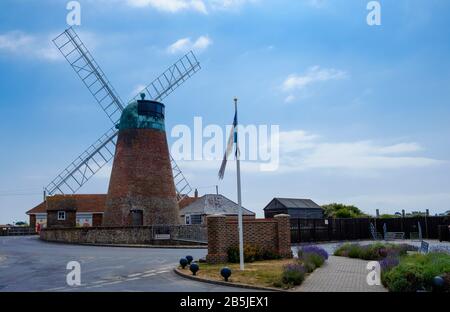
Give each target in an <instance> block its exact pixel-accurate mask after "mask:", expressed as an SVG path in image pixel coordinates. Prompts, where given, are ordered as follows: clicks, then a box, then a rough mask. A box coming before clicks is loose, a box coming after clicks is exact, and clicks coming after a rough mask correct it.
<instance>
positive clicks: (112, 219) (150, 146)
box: [103, 129, 179, 226]
mask: <svg viewBox="0 0 450 312" xmlns="http://www.w3.org/2000/svg"><path fill="white" fill-rule="evenodd" d="M132 209H141V210H142V211H143V225H155V224H167V225H174V224H178V223H179V211H178V210H179V209H178V201H177V197H176V189H175V184H174V181H173V175H172V166H171V163H170V156H169V149H168V144H167V139H166V133H165V132H162V131H157V130H153V129H123V130H120V132H119V136H118V139H117V144H116V152H115V156H114V163H113V168H112V171H111V179H110V182H109V189H108V196H107V200H106V209H105V213H104V215H103V225H104V226H127V225H132V220H131V213H130V211H131V210H132Z"/></svg>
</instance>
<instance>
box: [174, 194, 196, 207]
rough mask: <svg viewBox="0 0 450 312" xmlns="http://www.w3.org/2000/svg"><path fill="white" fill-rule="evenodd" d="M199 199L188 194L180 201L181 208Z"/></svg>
mask: <svg viewBox="0 0 450 312" xmlns="http://www.w3.org/2000/svg"><path fill="white" fill-rule="evenodd" d="M197 199H198V197H190V196H186V197H185V198H183V199H182V200H181V201H180V202H179V203H178V206H179V207H180V209H183V208H184V207H186V206H188V205H190V204H192V203H193V202H195V201H196V200H197Z"/></svg>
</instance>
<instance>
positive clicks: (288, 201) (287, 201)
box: [275, 197, 322, 209]
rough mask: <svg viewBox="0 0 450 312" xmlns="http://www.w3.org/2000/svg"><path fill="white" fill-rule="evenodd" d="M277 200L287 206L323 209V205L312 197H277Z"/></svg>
mask: <svg viewBox="0 0 450 312" xmlns="http://www.w3.org/2000/svg"><path fill="white" fill-rule="evenodd" d="M275 200H277V201H278V202H279V203H281V204H282V205H283V206H284V207H285V208H302V209H308V208H316V209H317V208H318V209H322V207H320V206H319V205H317V204H316V203H315V202H313V201H312V200H311V199H304V198H279V197H276V198H275Z"/></svg>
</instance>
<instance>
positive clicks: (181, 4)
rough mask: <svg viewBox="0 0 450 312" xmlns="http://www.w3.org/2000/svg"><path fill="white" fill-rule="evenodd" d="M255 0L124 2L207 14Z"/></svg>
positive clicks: (171, 10)
mask: <svg viewBox="0 0 450 312" xmlns="http://www.w3.org/2000/svg"><path fill="white" fill-rule="evenodd" d="M116 1H118V0H116ZM257 2H259V0H209V1H208V0H127V1H126V2H125V3H126V4H127V5H128V6H131V7H136V8H144V7H152V8H154V9H156V10H158V11H161V12H169V13H178V12H182V11H194V12H199V13H202V14H208V13H209V12H210V11H232V10H238V9H239V8H241V7H242V6H243V5H245V4H247V3H257Z"/></svg>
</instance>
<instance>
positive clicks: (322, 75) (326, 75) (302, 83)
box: [281, 66, 348, 91]
mask: <svg viewBox="0 0 450 312" xmlns="http://www.w3.org/2000/svg"><path fill="white" fill-rule="evenodd" d="M347 77H348V74H347V72H345V71H342V70H336V69H334V68H323V69H322V68H320V66H313V67H310V68H309V69H308V70H307V71H306V73H304V74H302V75H297V74H291V75H289V76H288V77H287V78H286V79H285V80H284V82H283V84H282V86H281V89H282V90H283V91H293V90H301V89H304V88H306V87H307V86H309V85H311V84H314V83H318V82H326V81H330V80H342V79H346V78H347Z"/></svg>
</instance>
